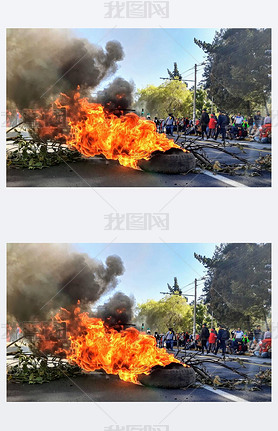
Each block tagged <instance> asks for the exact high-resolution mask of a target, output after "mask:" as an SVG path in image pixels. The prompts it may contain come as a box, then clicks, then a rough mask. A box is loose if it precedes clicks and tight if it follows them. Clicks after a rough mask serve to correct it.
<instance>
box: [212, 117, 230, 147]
mask: <svg viewBox="0 0 278 431" xmlns="http://www.w3.org/2000/svg"><path fill="white" fill-rule="evenodd" d="M227 125H228V118H227V115H225V113H224V112H223V111H219V116H218V119H217V131H216V135H215V137H214V139H215V140H216V139H217V137H218V134H219V133H221V135H222V141H223V143H224V145H225V139H226V126H227Z"/></svg>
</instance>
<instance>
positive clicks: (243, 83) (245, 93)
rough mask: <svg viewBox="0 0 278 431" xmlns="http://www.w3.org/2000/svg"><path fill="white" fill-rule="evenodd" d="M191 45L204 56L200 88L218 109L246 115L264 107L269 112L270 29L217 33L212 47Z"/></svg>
mask: <svg viewBox="0 0 278 431" xmlns="http://www.w3.org/2000/svg"><path fill="white" fill-rule="evenodd" d="M194 42H195V43H196V44H197V45H198V46H199V47H200V48H201V49H202V50H203V51H204V52H205V53H206V54H207V60H206V67H205V70H204V74H203V77H204V87H205V89H207V90H208V94H209V97H210V99H211V98H212V97H213V100H214V103H216V105H217V106H218V107H219V108H221V109H225V110H227V111H228V112H230V113H232V112H236V111H238V110H240V111H242V112H243V113H244V114H250V113H251V112H252V110H254V109H256V108H258V107H260V106H264V107H265V110H266V112H268V111H269V106H268V102H269V100H270V94H271V29H269V28H260V29H257V28H229V29H221V30H220V31H219V32H216V35H215V37H214V40H213V42H212V43H206V42H204V41H200V40H197V39H194Z"/></svg>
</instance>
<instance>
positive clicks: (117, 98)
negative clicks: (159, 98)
mask: <svg viewBox="0 0 278 431" xmlns="http://www.w3.org/2000/svg"><path fill="white" fill-rule="evenodd" d="M133 93H134V84H133V83H132V82H128V81H126V80H125V79H123V78H115V79H114V81H113V82H112V83H111V84H109V85H108V87H106V88H105V89H104V90H102V91H99V92H98V93H97V102H98V103H101V104H102V105H103V106H104V107H105V108H106V109H108V110H110V111H115V110H116V109H119V110H126V109H128V108H129V107H130V106H131V104H132V101H133Z"/></svg>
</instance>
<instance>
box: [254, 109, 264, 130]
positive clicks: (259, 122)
mask: <svg viewBox="0 0 278 431" xmlns="http://www.w3.org/2000/svg"><path fill="white" fill-rule="evenodd" d="M254 121H255V126H256V127H257V128H258V127H260V126H261V125H262V124H263V117H262V116H261V112H260V111H257V114H256V115H254Z"/></svg>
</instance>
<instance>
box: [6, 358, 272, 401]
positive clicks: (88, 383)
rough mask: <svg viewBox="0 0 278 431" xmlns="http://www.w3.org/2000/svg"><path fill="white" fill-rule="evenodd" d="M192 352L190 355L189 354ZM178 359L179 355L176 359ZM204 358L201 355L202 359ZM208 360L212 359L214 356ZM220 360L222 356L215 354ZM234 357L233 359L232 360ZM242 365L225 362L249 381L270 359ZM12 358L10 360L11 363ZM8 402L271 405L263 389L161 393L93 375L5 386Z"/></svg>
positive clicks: (215, 371) (220, 372)
mask: <svg viewBox="0 0 278 431" xmlns="http://www.w3.org/2000/svg"><path fill="white" fill-rule="evenodd" d="M192 353H194V352H191V354H192ZM179 356H181V355H179ZM206 356H207V355H204V356H203V357H204V359H205V358H206ZM210 357H213V358H215V356H214V355H210ZM218 357H219V358H220V357H221V355H220V354H218ZM233 357H235V356H233ZM238 359H240V360H242V361H243V365H244V368H243V367H242V366H241V365H240V364H238V363H237V362H234V361H229V360H228V358H227V360H226V364H227V365H228V366H229V367H233V368H235V369H237V370H239V371H241V372H243V373H245V374H247V375H248V376H250V377H253V376H254V375H255V374H257V373H258V372H259V371H261V370H263V371H265V370H267V369H269V368H271V359H261V358H257V357H247V356H246V357H242V356H240V357H238ZM11 360H12V358H10V361H11ZM206 368H207V371H209V373H210V374H211V375H213V376H219V377H220V379H221V378H223V379H224V378H226V379H238V378H241V377H240V376H239V375H237V374H236V373H234V372H233V371H230V370H228V369H225V368H224V367H221V366H220V365H215V364H208V366H207V367H206ZM7 401H10V402H22V401H25V402H26V401H30V402H36V401H38V402H58V401H62V402H63V401H73V402H90V401H91V402H92V401H95V402H105V401H108V402H112V401H113V402H121V401H123V402H126V401H133V402H148V401H152V402H154V401H155V402H158V401H160V402H161V401H166V402H217V401H218V402H270V401H271V387H269V386H262V388H261V390H255V389H252V388H249V390H248V389H246V390H229V389H227V388H221V387H220V388H217V389H214V388H213V387H211V386H208V385H199V384H197V385H196V387H192V388H187V389H161V388H151V387H145V386H143V385H140V384H138V385H137V384H133V383H127V382H124V381H122V380H120V379H119V378H118V376H114V375H109V376H108V375H107V374H105V373H104V372H100V371H95V372H92V373H90V374H87V375H82V376H77V377H75V378H68V377H66V378H64V379H60V380H54V381H51V382H49V383H44V384H42V385H39V384H35V385H29V384H25V383H24V384H15V383H8V384H7Z"/></svg>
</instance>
